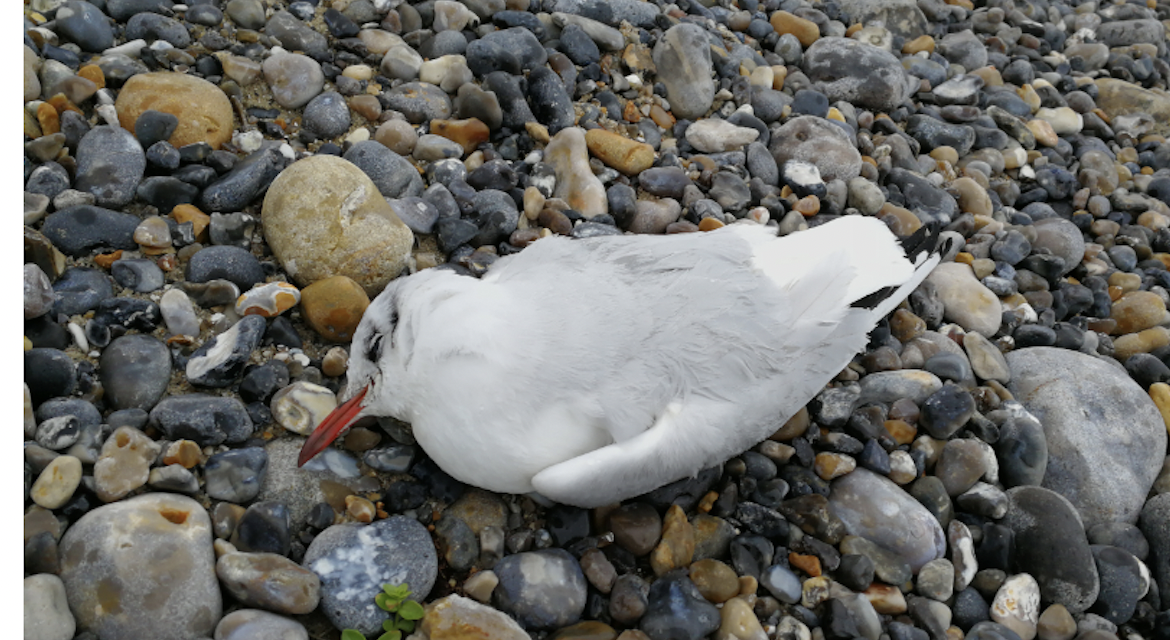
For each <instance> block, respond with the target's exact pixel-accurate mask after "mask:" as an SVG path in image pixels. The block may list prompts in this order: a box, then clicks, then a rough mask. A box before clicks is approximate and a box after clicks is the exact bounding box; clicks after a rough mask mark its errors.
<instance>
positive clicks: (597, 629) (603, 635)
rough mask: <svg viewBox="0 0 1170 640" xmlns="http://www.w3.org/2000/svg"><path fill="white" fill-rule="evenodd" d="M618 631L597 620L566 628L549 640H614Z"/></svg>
mask: <svg viewBox="0 0 1170 640" xmlns="http://www.w3.org/2000/svg"><path fill="white" fill-rule="evenodd" d="M614 638H617V631H616V630H614V628H613V627H611V626H609V625H608V624H605V623H604V622H599V621H597V620H585V621H582V622H578V623H577V624H572V625H569V626H567V627H564V628H562V629H560V630H559V631H557V632H556V633H554V634H552V635H551V636H549V640H614Z"/></svg>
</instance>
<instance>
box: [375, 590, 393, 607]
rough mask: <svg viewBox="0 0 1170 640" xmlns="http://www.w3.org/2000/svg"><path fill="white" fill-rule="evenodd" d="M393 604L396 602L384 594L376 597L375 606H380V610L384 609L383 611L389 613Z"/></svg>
mask: <svg viewBox="0 0 1170 640" xmlns="http://www.w3.org/2000/svg"><path fill="white" fill-rule="evenodd" d="M393 602H394V601H393V600H392V599H391V598H390V596H388V595H386V594H384V593H379V594H378V595H376V596H374V604H376V605H378V608H380V609H382V610H383V611H389V610H390V605H391V603H393Z"/></svg>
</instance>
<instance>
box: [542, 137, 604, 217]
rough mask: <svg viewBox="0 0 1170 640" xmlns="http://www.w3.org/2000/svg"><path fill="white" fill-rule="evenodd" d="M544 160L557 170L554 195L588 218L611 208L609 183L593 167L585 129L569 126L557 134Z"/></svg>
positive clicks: (546, 150)
mask: <svg viewBox="0 0 1170 640" xmlns="http://www.w3.org/2000/svg"><path fill="white" fill-rule="evenodd" d="M544 161H545V162H547V163H549V164H550V165H552V167H553V170H554V171H555V172H556V176H557V186H556V188H555V190H554V191H553V196H555V197H557V198H563V199H564V200H565V202H568V203H569V206H570V207H572V208H573V209H574V210H576V211H577V212H578V213H580V214H581V215H583V216H585V217H586V218H592V217H593V216H597V215H601V214H603V213H606V212H607V211H609V201H608V200H606V197H605V185H603V184H602V183H601V180H600V179H598V177H597V176H595V175H593V171H592V170H591V169H590V168H589V149H588V147H587V146H586V144H585V130H584V129H582V128H580V127H568V128H566V129H562V130H561V131H560V132H559V133H557V135H555V136H553V138H552V140H550V141H549V143H548V146H546V147H545V149H544Z"/></svg>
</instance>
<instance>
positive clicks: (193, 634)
mask: <svg viewBox="0 0 1170 640" xmlns="http://www.w3.org/2000/svg"><path fill="white" fill-rule="evenodd" d="M211 543H212V535H211V519H210V518H208V516H207V510H206V509H204V508H203V507H202V506H200V504H199V503H198V502H195V501H194V500H192V499H190V498H187V497H184V496H179V495H175V494H173V493H150V494H146V495H142V496H138V497H136V498H130V499H129V500H125V501H122V502H115V503H113V504H108V505H105V506H102V507H98V508H97V509H94V510H93V511H90V512H89V513H87V514H85V515H84V516H82V517H81V519H80V520H78V521H77V523H76V524H74V525H73V526H72V527H70V528H69V530H68V531H66V532H65V535H64V537H62V538H61V547H60V553H61V579H62V580H63V581H64V582H65V593H66V595H67V596H68V598H69V608H70V609H71V610H72V611H73V613H74V615H76V616H77V623H78V627H79V628H80V629H88V630H90V631H93V632H94V633H96V634H97V635H98V637H99V638H157V639H160V640H172V639H173V640H184V639H186V638H197V637H210V636H211V633H212V631H213V630H214V628H215V624H216V623H217V622H219V618H220V615H221V613H222V611H223V597H222V596H221V595H220V591H219V581H218V580H217V579H216V577H215V552H214V551H213V549H212V545H211ZM163 620H165V622H166V623H165V624H160V621H163Z"/></svg>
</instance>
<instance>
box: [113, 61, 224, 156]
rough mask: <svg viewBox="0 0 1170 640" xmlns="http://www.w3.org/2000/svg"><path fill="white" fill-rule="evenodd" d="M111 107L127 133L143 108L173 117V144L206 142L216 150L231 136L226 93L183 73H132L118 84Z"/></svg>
mask: <svg viewBox="0 0 1170 640" xmlns="http://www.w3.org/2000/svg"><path fill="white" fill-rule="evenodd" d="M114 106H115V107H116V108H117V109H118V120H119V121H120V122H121V124H122V128H123V129H126V130H127V131H130V132H133V131H134V123H135V122H137V121H138V116H139V115H141V114H142V112H144V111H149V110H151V109H153V110H155V111H163V112H166V113H170V114H173V115H175V116H177V117H178V118H179V126H178V128H176V129H175V132H174V133H173V134H171V137H170V139H169V142H170V143H171V144H173V145H175V147H182V146H184V145H188V144H191V143H194V142H206V143H207V144H209V145H211V148H212V149H218V148H219V147H220V145H222V144H223V143H225V142H227V141H228V140H230V139H231V137H232V129H233V125H232V105H231V102H229V101H228V98H227V96H226V95H224V92H223V91H221V90H220V89H219V87H217V86H215V85H213V84H211V83H210V82H208V81H206V80H204V79H202V78H197V77H195V76H189V75H187V74H185V73H173V72H170V71H159V72H156V73H140V74H138V75H136V76H132V77H131V78H130V79H129V80H127V81H126V84H125V85H123V86H122V91H121V92H120V93H118V100H117V102H116V103H114Z"/></svg>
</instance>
